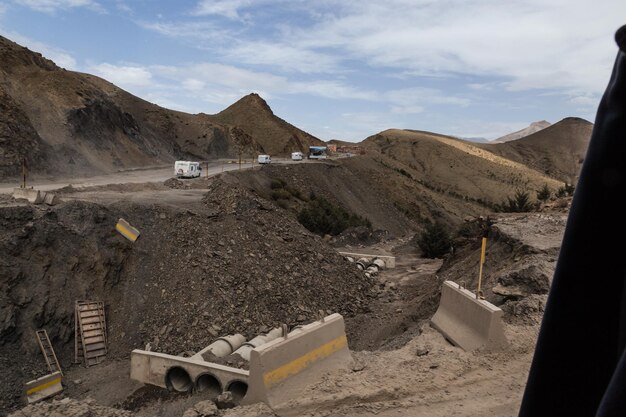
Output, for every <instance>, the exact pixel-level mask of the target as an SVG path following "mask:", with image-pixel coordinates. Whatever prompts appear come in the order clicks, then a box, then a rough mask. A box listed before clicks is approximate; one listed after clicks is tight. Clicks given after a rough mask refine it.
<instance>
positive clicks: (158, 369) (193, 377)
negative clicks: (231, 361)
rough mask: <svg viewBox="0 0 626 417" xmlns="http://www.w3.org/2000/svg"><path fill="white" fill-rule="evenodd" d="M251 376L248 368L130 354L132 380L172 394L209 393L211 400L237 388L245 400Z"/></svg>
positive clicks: (165, 355) (141, 352)
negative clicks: (249, 376) (164, 389)
mask: <svg viewBox="0 0 626 417" xmlns="http://www.w3.org/2000/svg"><path fill="white" fill-rule="evenodd" d="M248 375H249V372H248V371H247V370H245V369H237V368H232V367H230V366H224V365H219V364H216V363H211V362H206V361H204V360H201V359H196V358H183V357H182V356H173V355H167V354H165V353H157V352H148V351H144V350H139V349H136V350H133V351H132V353H131V355H130V378H131V379H134V380H135V381H139V382H142V383H144V384H150V385H156V386H157V387H161V388H167V389H170V390H172V391H178V392H190V391H192V390H195V391H208V394H210V396H211V397H217V396H218V395H219V394H221V393H222V391H227V390H229V389H230V388H232V387H233V386H234V387H236V388H238V389H239V395H241V393H243V395H241V397H242V398H243V396H245V392H246V391H247V388H248Z"/></svg>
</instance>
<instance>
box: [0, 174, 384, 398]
mask: <svg viewBox="0 0 626 417" xmlns="http://www.w3.org/2000/svg"><path fill="white" fill-rule="evenodd" d="M120 217H123V218H125V219H127V220H128V221H129V222H130V223H131V224H133V225H134V226H136V227H137V228H139V229H140V231H141V233H142V235H141V237H140V238H139V240H138V241H137V242H135V243H134V244H131V243H130V242H128V241H126V240H125V239H124V238H122V237H121V236H120V235H119V234H118V233H116V232H115V229H114V225H115V223H116V221H117V219H118V218H120ZM277 219H280V221H277ZM0 231H1V233H0V252H1V253H3V257H2V261H1V262H0V367H1V368H2V369H3V370H5V377H6V378H7V380H10V381H27V380H31V379H33V378H34V377H38V376H41V375H43V374H45V369H44V363H43V359H42V358H41V353H40V352H39V350H38V347H37V344H36V343H35V341H34V339H33V332H34V331H35V330H36V329H40V328H44V329H46V330H47V331H48V334H49V336H50V339H51V341H52V344H53V346H54V348H55V350H56V353H57V355H58V356H59V358H60V360H61V365H62V366H63V367H67V366H69V364H70V362H71V359H72V357H73V338H74V334H73V333H74V324H73V306H74V301H75V300H77V299H94V300H102V301H104V302H105V305H106V312H107V325H108V331H109V338H108V339H109V356H110V357H111V358H127V357H128V355H129V354H130V351H131V350H132V349H134V348H143V347H144V346H145V345H146V344H147V343H150V344H151V346H152V349H153V350H155V351H160V352H167V353H171V354H179V353H181V352H185V351H198V350H200V349H201V348H202V347H204V346H206V345H208V344H209V343H210V342H211V341H212V340H213V339H214V338H215V337H217V336H220V335H225V334H230V333H233V332H241V333H243V334H245V335H247V336H248V337H251V336H254V335H256V334H258V333H259V332H260V331H262V330H263V329H267V328H271V327H273V326H276V325H278V324H280V323H286V324H289V325H295V324H298V323H301V322H305V321H306V322H308V321H311V320H313V319H315V318H316V317H317V315H318V312H319V311H320V310H323V311H324V312H331V311H332V312H340V313H342V314H344V315H346V316H351V315H353V314H356V313H357V312H359V311H361V310H362V309H364V308H365V306H366V305H367V304H368V299H369V298H370V297H374V296H376V290H375V289H373V288H372V285H373V281H371V280H369V279H367V278H366V277H364V276H363V274H362V273H359V272H358V271H357V270H356V268H354V266H353V265H350V264H348V263H346V262H345V261H344V260H343V259H342V257H341V256H339V255H338V254H337V253H336V252H335V251H334V250H333V249H332V248H330V247H329V246H328V245H326V244H325V243H324V242H323V241H322V239H321V238H320V237H318V236H315V235H312V234H311V233H309V232H308V231H306V230H305V229H304V228H303V227H302V226H300V225H299V224H298V223H297V222H296V221H295V220H293V219H291V218H290V216H285V215H284V213H283V211H282V209H280V208H278V207H277V206H275V205H274V204H272V203H271V202H268V201H266V200H263V199H261V198H259V197H256V196H254V195H253V194H251V193H249V192H248V191H246V190H245V189H242V188H241V187H237V186H234V185H232V184H226V183H224V182H222V181H220V180H215V181H214V182H213V183H212V184H211V186H210V190H209V192H208V193H207V195H206V197H205V199H204V200H203V201H198V202H196V203H190V202H185V203H184V204H182V207H181V206H172V205H170V204H165V203H163V204H154V203H151V202H146V203H129V202H125V201H123V200H122V201H119V202H114V203H111V204H97V203H93V202H87V201H80V200H76V201H67V202H65V203H63V204H61V205H58V206H55V207H52V208H42V207H33V206H28V205H13V206H8V207H2V208H0ZM17 357H19V358H20V360H19V361H16V360H15V358H17ZM20 386H21V385H20V384H19V383H15V384H6V385H4V388H2V389H0V409H9V408H11V407H13V406H14V405H16V404H17V403H18V402H19V401H20V397H21V390H20Z"/></svg>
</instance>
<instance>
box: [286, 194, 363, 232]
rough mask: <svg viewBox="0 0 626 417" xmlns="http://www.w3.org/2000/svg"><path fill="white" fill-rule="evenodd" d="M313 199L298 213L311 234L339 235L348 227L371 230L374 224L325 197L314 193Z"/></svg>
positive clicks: (299, 218)
mask: <svg viewBox="0 0 626 417" xmlns="http://www.w3.org/2000/svg"><path fill="white" fill-rule="evenodd" d="M311 197H312V198H311V199H310V200H309V201H308V202H307V204H306V205H305V206H304V207H303V208H302V210H300V213H298V221H299V222H300V223H301V224H302V225H303V226H304V227H306V228H307V229H309V230H310V231H311V232H313V233H317V234H320V235H326V234H328V235H338V234H339V233H341V232H343V231H344V230H346V229H347V228H348V227H356V226H365V227H367V228H369V229H371V227H372V223H371V222H370V221H369V220H368V219H366V218H364V217H361V216H358V215H356V214H354V213H349V212H348V211H347V210H345V209H344V208H343V207H340V206H336V205H334V204H332V203H331V202H330V201H328V200H326V199H325V198H324V197H318V196H316V195H315V194H313V193H312V194H311Z"/></svg>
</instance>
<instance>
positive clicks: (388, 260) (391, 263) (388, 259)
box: [339, 252, 396, 268]
mask: <svg viewBox="0 0 626 417" xmlns="http://www.w3.org/2000/svg"><path fill="white" fill-rule="evenodd" d="M339 254H340V255H342V256H344V257H350V258H353V259H359V258H366V259H367V260H368V261H369V262H370V263H371V262H373V261H374V260H375V259H380V260H382V261H384V262H385V268H395V267H396V257H395V256H389V255H366V254H363V253H354V252H339Z"/></svg>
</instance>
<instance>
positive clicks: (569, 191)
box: [556, 184, 575, 198]
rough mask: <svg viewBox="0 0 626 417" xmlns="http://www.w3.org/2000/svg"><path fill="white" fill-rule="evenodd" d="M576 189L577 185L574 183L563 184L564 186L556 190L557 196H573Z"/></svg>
mask: <svg viewBox="0 0 626 417" xmlns="http://www.w3.org/2000/svg"><path fill="white" fill-rule="evenodd" d="M574 189H575V187H574V186H573V185H572V184H563V186H562V187H559V189H558V190H556V196H557V197H559V198H563V197H567V196H572V195H574Z"/></svg>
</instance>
